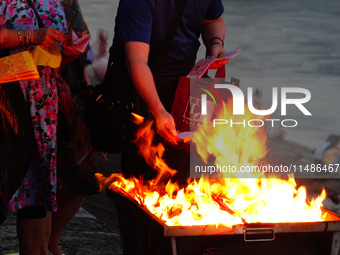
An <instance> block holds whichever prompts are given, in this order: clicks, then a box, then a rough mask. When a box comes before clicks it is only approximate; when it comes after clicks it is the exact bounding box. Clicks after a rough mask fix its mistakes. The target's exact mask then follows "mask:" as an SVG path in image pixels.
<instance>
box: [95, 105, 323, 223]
mask: <svg viewBox="0 0 340 255" xmlns="http://www.w3.org/2000/svg"><path fill="white" fill-rule="evenodd" d="M229 112H230V106H229V105H224V106H223V108H222V110H221V112H220V115H219V116H220V117H224V119H225V117H226V116H229V119H231V120H233V122H234V123H241V122H242V121H243V120H240V117H235V116H231V117H230V114H229ZM242 118H244V121H245V122H248V121H249V120H251V119H258V116H256V117H255V116H253V115H252V113H250V112H249V111H248V112H247V113H246V114H245V116H242ZM151 125H152V122H148V121H145V122H144V123H143V125H142V126H141V128H140V130H139V131H138V133H137V138H136V140H135V141H134V142H135V144H136V145H137V147H138V148H139V152H140V153H141V154H142V155H143V156H144V158H145V160H146V162H147V163H148V164H149V165H150V166H152V167H154V169H155V170H157V172H158V175H157V177H156V179H154V180H152V181H147V182H146V181H142V180H139V179H137V178H134V177H133V178H129V179H125V178H124V177H123V176H122V174H113V175H112V176H111V177H109V178H106V177H103V176H102V175H101V174H97V178H98V180H99V181H100V183H101V185H102V188H105V187H108V188H110V189H112V190H114V191H116V192H118V193H120V194H122V195H124V196H126V197H127V198H129V199H131V200H134V201H136V202H137V203H138V204H139V205H140V206H142V207H144V208H145V209H146V210H148V211H149V212H150V213H152V214H153V215H155V216H156V217H158V218H159V219H160V220H162V221H164V222H165V224H166V225H168V226H192V225H216V226H218V225H220V224H223V225H225V226H227V227H232V226H233V225H236V224H243V223H246V222H247V223H254V222H272V223H276V222H312V221H322V220H323V218H324V216H325V215H322V212H321V207H322V201H323V200H324V199H325V197H326V193H325V191H324V190H323V191H322V193H321V195H320V196H319V197H318V198H316V199H314V200H312V201H308V199H307V193H306V188H305V187H299V188H298V189H297V185H296V183H295V180H294V177H293V176H292V175H289V176H287V177H286V178H285V179H279V178H274V177H273V176H266V175H265V174H263V173H261V172H260V171H255V172H254V171H253V172H251V171H248V172H235V173H227V175H226V174H225V173H218V174H215V175H214V176H213V177H214V178H200V179H199V180H196V179H193V180H188V184H187V186H185V187H179V185H178V184H177V183H173V182H172V181H171V179H170V178H171V177H172V176H173V175H174V174H175V173H176V171H175V170H174V169H171V168H169V167H168V166H167V164H166V163H165V162H164V161H163V159H162V155H163V152H164V147H163V145H162V144H158V145H154V144H153V143H152V141H153V137H154V131H153V130H152V128H151ZM192 141H193V142H194V143H195V144H196V147H197V152H198V154H199V155H200V156H201V158H202V160H203V161H204V162H205V163H207V162H208V159H211V157H210V155H213V156H214V162H210V163H213V164H215V165H220V166H227V165H233V166H235V167H236V169H240V168H241V167H242V166H243V167H244V166H247V167H248V169H256V167H257V169H259V168H258V166H259V165H266V163H265V162H264V157H265V155H266V152H267V149H266V135H265V132H264V130H263V128H254V127H251V126H244V125H240V124H236V125H234V126H232V127H229V126H228V127H226V126H225V125H216V126H215V127H214V126H213V125H212V124H211V123H209V122H208V121H204V122H203V124H202V125H201V126H200V127H199V128H198V129H197V130H196V132H195V134H194V135H193V137H192ZM252 167H255V168H252ZM219 177H223V178H219ZM165 180H168V182H165Z"/></svg>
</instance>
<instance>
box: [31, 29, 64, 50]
mask: <svg viewBox="0 0 340 255" xmlns="http://www.w3.org/2000/svg"><path fill="white" fill-rule="evenodd" d="M65 41H66V35H65V34H64V33H63V32H60V31H59V30H57V29H55V28H52V27H44V28H39V29H36V30H33V36H32V43H34V44H37V45H40V46H42V47H44V48H45V47H49V46H51V45H53V44H54V43H56V42H62V43H64V42H65Z"/></svg>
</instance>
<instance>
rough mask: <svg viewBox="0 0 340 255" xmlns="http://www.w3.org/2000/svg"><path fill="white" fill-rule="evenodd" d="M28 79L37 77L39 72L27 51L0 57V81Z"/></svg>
mask: <svg viewBox="0 0 340 255" xmlns="http://www.w3.org/2000/svg"><path fill="white" fill-rule="evenodd" d="M29 79H39V73H38V70H37V66H36V65H35V64H34V63H33V59H32V55H31V54H30V53H29V52H28V51H23V52H20V53H16V54H13V55H9V56H7V57H4V58H0V83H6V82H12V81H20V80H29Z"/></svg>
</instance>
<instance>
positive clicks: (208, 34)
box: [202, 18, 225, 52]
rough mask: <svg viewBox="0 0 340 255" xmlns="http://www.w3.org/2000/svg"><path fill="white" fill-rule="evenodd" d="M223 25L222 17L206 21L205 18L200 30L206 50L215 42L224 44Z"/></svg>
mask: <svg viewBox="0 0 340 255" xmlns="http://www.w3.org/2000/svg"><path fill="white" fill-rule="evenodd" d="M224 37H225V26H224V22H223V19H222V18H218V19H216V20H212V21H208V20H205V22H204V25H203V30H202V39H203V43H204V45H205V46H206V48H207V52H209V51H210V49H211V47H212V46H213V45H215V44H220V45H221V46H222V47H223V46H224Z"/></svg>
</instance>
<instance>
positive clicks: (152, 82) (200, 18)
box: [109, 0, 225, 142]
mask: <svg viewBox="0 0 340 255" xmlns="http://www.w3.org/2000/svg"><path fill="white" fill-rule="evenodd" d="M180 2H181V1H180V0H124V1H120V3H119V7H118V12H117V17H116V26H115V36H114V39H113V45H112V47H111V49H110V60H111V61H112V63H110V64H111V65H113V66H114V69H115V70H122V69H124V68H127V70H128V72H129V74H130V76H131V78H132V82H133V84H134V86H135V88H136V90H137V92H138V94H139V95H140V97H141V98H142V100H143V101H144V102H145V103H146V106H147V108H148V110H149V111H150V112H151V113H152V115H153V116H154V118H155V120H156V127H157V132H158V133H159V134H160V135H161V136H162V137H163V138H164V139H166V140H168V141H170V142H175V140H176V135H177V133H176V128H175V123H174V121H173V118H172V116H171V115H170V114H169V112H170V111H171V107H172V102H173V99H174V95H175V92H176V88H177V83H178V80H179V77H180V76H181V75H187V74H188V73H189V71H190V70H191V68H192V67H193V66H194V65H195V61H196V54H197V51H198V49H199V46H200V42H199V37H200V36H201V35H202V39H203V42H204V44H205V46H206V47H207V55H208V56H209V57H212V58H214V57H217V56H218V55H219V54H220V53H222V52H224V48H223V44H224V42H223V41H224V36H225V26H224V22H223V20H222V18H221V15H222V13H223V11H224V8H223V5H222V3H221V0H188V2H187V3H186V6H185V9H184V13H183V16H182V21H181V23H180V25H179V27H178V29H177V31H176V34H175V36H174V38H173V41H172V44H171V46H170V49H169V52H168V54H167V57H166V59H165V60H164V63H163V64H162V68H161V70H158V73H157V74H155V73H152V71H151V69H150V67H152V65H153V63H154V61H155V59H156V58H157V55H158V53H159V51H160V49H161V48H162V45H163V43H164V40H165V38H166V35H167V33H168V31H169V29H170V27H171V25H172V24H173V21H174V17H175V13H176V11H177V9H178V8H179V5H180ZM221 64H225V63H221ZM111 70H112V69H111ZM109 71H110V70H109ZM115 73H124V72H121V71H119V72H115ZM155 77H156V78H155ZM115 79H117V77H115ZM139 113H140V114H142V115H144V116H145V115H146V113H145V112H143V111H141V112H139Z"/></svg>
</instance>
